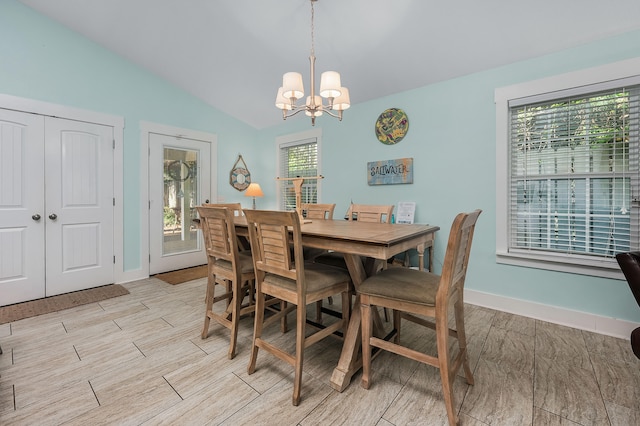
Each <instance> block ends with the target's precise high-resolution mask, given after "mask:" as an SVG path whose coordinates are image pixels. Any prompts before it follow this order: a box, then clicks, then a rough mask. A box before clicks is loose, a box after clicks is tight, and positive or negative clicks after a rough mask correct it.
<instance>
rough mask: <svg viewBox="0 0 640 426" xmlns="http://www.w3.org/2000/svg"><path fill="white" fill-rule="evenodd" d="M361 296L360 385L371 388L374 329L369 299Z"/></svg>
mask: <svg viewBox="0 0 640 426" xmlns="http://www.w3.org/2000/svg"><path fill="white" fill-rule="evenodd" d="M360 297H361V299H360V315H361V317H362V381H361V382H360V386H362V387H363V388H365V389H369V386H371V382H370V374H371V344H370V341H369V339H370V338H371V331H372V324H371V306H370V305H369V301H366V302H365V301H364V300H363V298H362V296H360Z"/></svg>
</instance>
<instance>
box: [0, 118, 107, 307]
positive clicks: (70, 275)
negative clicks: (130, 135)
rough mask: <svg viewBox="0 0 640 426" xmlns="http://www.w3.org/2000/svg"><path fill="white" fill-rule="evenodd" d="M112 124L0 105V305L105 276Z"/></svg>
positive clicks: (82, 286) (70, 288)
mask: <svg viewBox="0 0 640 426" xmlns="http://www.w3.org/2000/svg"><path fill="white" fill-rule="evenodd" d="M112 146H113V128H112V127H108V126H100V125H95V124H88V123H83V122H78V121H72V120H63V119H58V118H52V117H44V116H41V115H36V114H28V113H22V112H15V111H10V110H6V109H0V306H4V305H9V304H13V303H18V302H23V301H26V300H33V299H38V298H42V297H45V296H52V295H56V294H60V293H66V292H70V291H75V290H81V289H85V288H91V287H96V286H99V285H103V284H110V283H112V282H113V276H114V265H113V209H114V207H113V149H112Z"/></svg>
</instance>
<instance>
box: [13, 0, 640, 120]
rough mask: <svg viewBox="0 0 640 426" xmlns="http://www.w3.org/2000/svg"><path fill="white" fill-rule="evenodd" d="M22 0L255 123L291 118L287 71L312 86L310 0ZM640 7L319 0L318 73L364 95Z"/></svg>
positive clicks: (620, 25)
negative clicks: (332, 74)
mask: <svg viewBox="0 0 640 426" xmlns="http://www.w3.org/2000/svg"><path fill="white" fill-rule="evenodd" d="M20 1H21V2H22V3H24V4H25V5H27V6H29V7H31V8H33V9H35V10H36V11H38V12H41V13H42V14H44V15H46V16H48V17H50V18H51V19H53V20H55V21H58V22H60V23H61V24H63V25H64V26H66V27H68V28H70V29H72V30H74V31H76V32H78V33H80V34H82V35H83V36H85V37H87V38H89V39H91V40H93V41H94V42H96V43H97V44H99V45H102V46H104V47H105V48H107V49H109V50H110V51H112V52H115V53H116V54H118V55H120V56H122V57H124V58H126V59H128V60H129V61H131V62H133V63H135V64H137V65H139V66H140V67H142V68H145V69H147V70H148V71H150V72H152V73H154V74H156V75H158V76H160V77H162V78H163V79H165V80H167V81H168V82H170V83H172V84H174V85H175V86H177V87H179V88H181V89H183V90H185V91H187V92H189V93H191V94H193V95H194V96H197V97H198V98H200V99H202V100H203V101H204V102H206V103H208V104H210V105H211V106H213V107H215V108H217V109H219V110H221V111H224V112H225V113H227V114H229V115H231V116H233V117H235V118H237V119H239V120H241V121H243V122H246V123H248V124H249V125H251V126H253V127H255V128H257V129H262V128H265V127H269V126H272V125H275V124H278V123H280V122H282V115H281V112H280V110H278V109H276V108H275V106H274V100H275V95H276V91H277V89H278V87H279V86H281V85H282V74H283V73H284V72H287V71H298V72H301V73H302V74H303V76H304V83H305V91H306V92H307V94H308V92H309V87H308V85H309V60H308V56H309V51H310V46H311V35H310V31H311V30H310V19H311V18H310V15H311V8H310V2H309V0H91V1H87V0H20ZM639 16H640V1H638V0H608V1H603V0H535V1H521V0H458V1H444V0H441V1H435V0H318V1H317V2H316V3H315V51H316V57H317V60H316V74H317V76H318V77H317V78H318V80H319V75H320V73H321V72H323V71H327V70H336V71H339V72H340V74H341V75H342V84H343V85H344V86H346V87H348V88H349V91H350V95H351V103H352V104H358V103H361V102H365V101H368V100H371V99H375V98H379V97H382V96H387V95H390V94H394V93H398V92H402V91H405V90H410V89H414V88H417V87H421V86H425V85H428V84H432V83H435V82H439V81H443V80H447V79H450V78H454V77H459V76H463V75H468V74H472V73H475V72H478V71H482V70H486V69H490V68H495V67H498V66H502V65H506V64H509V63H513V62H517V61H521V60H525V59H528V58H533V57H537V56H541V55H544V54H547V53H552V52H556V51H560V50H563V49H566V48H570V47H574V46H579V45H581V44H585V43H588V42H592V41H595V40H599V39H604V38H607V37H611V36H614V35H616V34H621V33H624V32H628V31H632V30H637V29H640V19H638V17H639ZM316 84H317V85H319V81H318V82H317V83H316ZM345 117H348V111H347V112H345ZM293 119H300V118H298V117H296V118H292V120H293ZM345 119H346V118H345Z"/></svg>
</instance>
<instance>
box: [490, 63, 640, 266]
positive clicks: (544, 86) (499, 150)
mask: <svg viewBox="0 0 640 426" xmlns="http://www.w3.org/2000/svg"><path fill="white" fill-rule="evenodd" d="M638 69H640V58H633V59H628V60H624V61H619V62H615V63H611V64H607V65H602V66H598V67H594V68H588V69H584V70H579V71H573V72H569V73H565V74H560V75H556V76H552V77H547V78H543V79H539V80H534V81H529V82H524V83H519V84H514V85H511V86H506V87H500V88H497V89H495V92H494V101H495V105H496V263H501V264H507V265H515V266H524V267H530V268H539V269H547V270H552V271H559V272H568V273H575V274H583V275H591V276H597V277H604V278H614V279H624V275H623V274H622V272H621V271H620V269H619V267H618V265H617V263H616V262H615V260H613V261H609V260H598V261H595V262H594V259H593V258H592V257H589V256H584V259H583V258H582V257H581V256H575V255H573V256H572V258H571V259H570V261H567V262H564V261H563V260H562V255H557V254H556V255H547V254H542V253H532V252H530V251H526V250H511V251H509V229H508V228H509V227H508V225H505V224H508V223H509V216H508V213H509V202H510V199H509V194H510V192H509V176H510V162H509V107H510V106H513V105H517V104H518V102H520V103H522V99H523V98H528V100H531V98H533V97H537V98H536V100H544V99H553V98H556V97H557V96H559V93H560V92H562V93H563V96H564V95H566V93H568V91H575V92H576V93H580V92H585V90H586V86H594V85H598V87H599V88H600V87H603V88H604V87H608V86H611V87H614V86H620V85H622V84H624V83H621V80H625V79H631V80H632V81H635V80H637V81H635V83H636V84H637V83H638V82H640V73H638ZM567 260H569V259H567Z"/></svg>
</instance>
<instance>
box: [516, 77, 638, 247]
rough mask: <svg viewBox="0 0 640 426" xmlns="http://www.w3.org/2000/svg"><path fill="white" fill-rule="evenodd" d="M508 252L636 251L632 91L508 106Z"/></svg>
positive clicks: (635, 90) (635, 147)
mask: <svg viewBox="0 0 640 426" xmlns="http://www.w3.org/2000/svg"><path fill="white" fill-rule="evenodd" d="M509 112H510V130H509V134H510V136H509V146H510V148H509V150H510V185H509V191H510V195H509V199H510V203H509V205H510V208H509V210H510V214H509V225H508V226H509V241H508V244H509V250H514V249H515V250H517V249H523V250H530V251H539V252H555V253H558V254H560V253H562V254H564V255H569V256H570V255H576V254H577V255H582V256H597V257H606V258H612V257H613V256H614V255H615V254H616V253H617V252H621V251H629V250H630V249H632V248H635V247H637V246H638V241H637V236H635V235H633V233H632V232H631V227H632V224H637V223H638V219H639V215H638V212H637V210H638V209H637V208H632V201H633V197H632V195H633V194H637V193H638V126H639V116H638V86H636V87H631V88H618V89H614V90H607V91H604V92H598V93H590V94H583V95H579V96H572V97H568V98H564V99H554V100H551V101H545V102H539V103H532V104H521V105H517V106H510V108H509Z"/></svg>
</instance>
